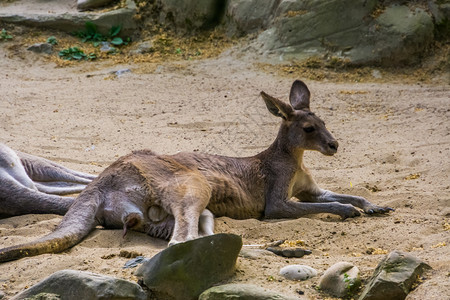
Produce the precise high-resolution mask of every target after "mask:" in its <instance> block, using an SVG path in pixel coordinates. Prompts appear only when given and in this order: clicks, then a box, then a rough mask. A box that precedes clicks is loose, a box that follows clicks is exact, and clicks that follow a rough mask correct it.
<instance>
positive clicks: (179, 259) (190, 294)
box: [135, 233, 242, 300]
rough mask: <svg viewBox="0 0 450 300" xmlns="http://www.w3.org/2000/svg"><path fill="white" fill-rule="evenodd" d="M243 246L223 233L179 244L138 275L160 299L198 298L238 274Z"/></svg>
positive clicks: (229, 235) (155, 257)
mask: <svg viewBox="0 0 450 300" xmlns="http://www.w3.org/2000/svg"><path fill="white" fill-rule="evenodd" d="M241 247H242V239H241V237H239V236H237V235H234V234H223V233H222V234H215V235H211V236H207V237H202V238H199V239H195V240H192V241H187V242H184V243H179V244H176V245H173V246H170V247H169V248H167V249H165V250H163V251H161V252H160V253H158V254H157V255H155V256H154V257H152V258H151V259H150V260H148V261H146V262H144V263H143V264H142V266H140V267H139V269H138V270H137V272H136V274H135V275H136V276H138V277H141V278H142V281H143V283H144V285H145V286H146V287H147V288H148V289H149V290H150V291H151V292H152V293H153V295H154V296H155V297H156V298H158V299H159V298H161V299H186V300H188V299H197V298H198V296H199V295H200V294H201V293H202V292H203V291H204V290H206V289H207V288H209V287H211V286H212V285H213V284H215V283H217V282H219V281H222V280H224V279H227V278H229V277H230V276H232V275H233V274H234V271H235V266H236V260H237V257H238V254H239V251H240V250H241Z"/></svg>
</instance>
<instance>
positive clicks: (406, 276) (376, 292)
mask: <svg viewBox="0 0 450 300" xmlns="http://www.w3.org/2000/svg"><path fill="white" fill-rule="evenodd" d="M427 269H431V267H430V266H429V265H428V264H426V263H424V262H423V261H421V260H420V259H418V258H416V257H414V256H412V255H410V254H408V253H404V252H400V251H392V252H391V253H389V254H388V255H387V256H386V257H385V258H384V259H383V260H382V261H381V262H380V263H379V264H378V266H377V268H376V269H375V271H374V274H373V275H372V277H371V278H370V280H369V283H368V284H367V286H366V288H365V289H364V291H363V292H362V294H361V297H360V298H359V300H378V299H380V300H394V299H395V300H402V299H405V298H406V296H407V295H408V293H409V291H410V290H411V286H412V285H413V283H414V282H415V281H416V280H417V277H418V276H420V275H421V274H422V273H423V272H424V271H425V270H427Z"/></svg>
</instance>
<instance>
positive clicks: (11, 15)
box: [0, 0, 137, 36]
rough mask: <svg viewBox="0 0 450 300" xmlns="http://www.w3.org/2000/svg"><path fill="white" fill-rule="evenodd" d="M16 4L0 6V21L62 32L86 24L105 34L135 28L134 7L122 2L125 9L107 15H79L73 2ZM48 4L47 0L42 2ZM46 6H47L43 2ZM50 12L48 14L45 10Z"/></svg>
mask: <svg viewBox="0 0 450 300" xmlns="http://www.w3.org/2000/svg"><path fill="white" fill-rule="evenodd" d="M24 2H26V1H17V3H16V2H11V3H8V4H6V5H4V6H0V22H6V23H14V24H20V25H27V26H35V27H43V28H50V29H56V30H62V31H66V32H74V31H82V30H85V24H86V22H92V23H94V24H95V25H97V29H98V30H99V31H100V32H101V33H103V34H106V33H108V31H109V30H110V29H111V27H113V26H118V25H121V26H122V30H121V32H120V34H121V35H122V34H123V35H125V36H129V35H132V34H133V33H134V32H135V30H136V28H137V25H136V22H135V21H134V19H133V17H134V15H135V14H136V4H135V3H134V1H133V0H126V2H125V7H124V8H119V9H115V10H111V11H107V12H79V11H78V10H77V9H76V8H75V7H74V5H73V2H74V1H73V0H59V1H51V2H52V4H51V6H47V7H48V9H45V8H46V6H44V5H43V3H42V1H36V2H32V3H30V4H27V3H24ZM45 2H49V1H45ZM47 5H49V4H48V3H47ZM49 10H51V11H49Z"/></svg>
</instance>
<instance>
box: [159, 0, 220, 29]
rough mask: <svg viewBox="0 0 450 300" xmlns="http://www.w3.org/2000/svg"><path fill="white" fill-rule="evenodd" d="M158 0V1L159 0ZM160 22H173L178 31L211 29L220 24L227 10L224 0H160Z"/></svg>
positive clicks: (165, 23) (166, 23)
mask: <svg viewBox="0 0 450 300" xmlns="http://www.w3.org/2000/svg"><path fill="white" fill-rule="evenodd" d="M157 2H158V1H157ZM155 5H156V6H161V11H160V13H159V20H158V21H159V23H161V24H164V25H168V24H171V23H172V24H173V25H174V26H175V28H176V29H177V30H178V31H182V32H186V31H187V32H190V31H192V30H196V29H210V28H213V27H215V26H216V25H218V24H219V22H220V21H221V19H222V17H223V13H224V11H225V5H226V1H223V0H184V1H179V0H160V1H159V2H158V3H156V4H155Z"/></svg>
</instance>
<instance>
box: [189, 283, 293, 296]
mask: <svg viewBox="0 0 450 300" xmlns="http://www.w3.org/2000/svg"><path fill="white" fill-rule="evenodd" d="M231 299H240V300H298V299H302V298H298V297H287V296H284V295H281V294H278V293H276V292H274V291H270V290H267V289H264V288H261V287H259V286H256V285H253V284H225V285H219V286H215V287H212V288H210V289H208V290H206V291H204V292H203V293H202V294H201V295H200V297H199V298H198V300H231Z"/></svg>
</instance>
